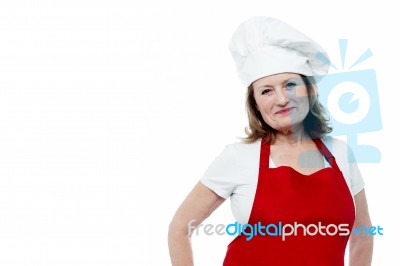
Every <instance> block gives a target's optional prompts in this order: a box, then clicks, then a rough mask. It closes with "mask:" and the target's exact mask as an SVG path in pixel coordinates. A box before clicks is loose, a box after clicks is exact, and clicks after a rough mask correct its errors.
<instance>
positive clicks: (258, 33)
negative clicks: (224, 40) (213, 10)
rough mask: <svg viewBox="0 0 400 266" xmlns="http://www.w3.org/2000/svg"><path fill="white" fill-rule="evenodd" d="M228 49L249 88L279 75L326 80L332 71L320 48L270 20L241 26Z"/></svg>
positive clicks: (252, 19)
mask: <svg viewBox="0 0 400 266" xmlns="http://www.w3.org/2000/svg"><path fill="white" fill-rule="evenodd" d="M229 49H230V51H231V54H232V57H233V59H234V61H235V63H236V69H237V72H238V75H239V78H240V80H241V81H242V83H243V84H244V85H245V86H246V87H248V86H249V85H250V84H251V83H253V82H254V81H255V80H257V79H260V78H262V77H265V76H270V75H274V74H278V73H284V72H292V73H298V74H303V75H305V76H323V75H326V74H327V73H328V70H329V57H328V55H327V53H326V52H325V50H324V49H323V48H322V47H321V46H320V45H319V44H317V43H316V42H315V41H313V40H312V39H310V38H308V37H307V36H306V35H304V34H303V33H301V32H300V31H298V30H296V29H294V28H293V27H291V26H290V25H288V24H286V23H285V22H283V21H280V20H278V19H275V18H271V17H253V18H250V19H248V20H246V21H244V22H243V23H241V24H240V25H239V27H238V28H237V29H236V31H235V32H234V34H233V36H232V39H231V42H230V44H229ZM318 58H325V59H326V60H322V61H321V60H320V59H318Z"/></svg>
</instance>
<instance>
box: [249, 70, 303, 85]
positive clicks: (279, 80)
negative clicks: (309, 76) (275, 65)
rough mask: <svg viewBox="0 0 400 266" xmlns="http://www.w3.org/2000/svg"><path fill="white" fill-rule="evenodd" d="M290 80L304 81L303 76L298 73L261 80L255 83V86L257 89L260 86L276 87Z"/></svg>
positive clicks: (277, 75) (276, 75) (280, 74)
mask: <svg viewBox="0 0 400 266" xmlns="http://www.w3.org/2000/svg"><path fill="white" fill-rule="evenodd" d="M289 79H290V80H292V79H294V80H296V79H298V80H299V81H302V78H301V76H300V75H299V74H297V73H279V74H275V75H271V76H266V77H263V78H260V79H258V80H256V81H254V82H253V86H254V87H255V88H258V87H260V86H274V85H276V84H281V83H283V82H285V81H287V80H289Z"/></svg>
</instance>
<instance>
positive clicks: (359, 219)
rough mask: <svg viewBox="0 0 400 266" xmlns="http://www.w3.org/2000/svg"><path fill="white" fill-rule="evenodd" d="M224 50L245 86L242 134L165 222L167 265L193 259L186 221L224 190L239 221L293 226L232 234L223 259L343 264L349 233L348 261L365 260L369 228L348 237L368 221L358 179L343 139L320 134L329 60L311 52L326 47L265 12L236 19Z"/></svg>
mask: <svg viewBox="0 0 400 266" xmlns="http://www.w3.org/2000/svg"><path fill="white" fill-rule="evenodd" d="M230 50H231V53H232V56H233V58H234V60H235V63H236V66H237V70H238V75H239V77H240V79H241V81H242V82H243V84H244V85H245V86H246V87H247V88H248V93H247V103H246V107H247V111H248V116H249V127H248V130H246V133H247V138H245V139H244V141H243V142H238V143H234V144H230V145H227V146H226V148H225V149H224V151H223V152H222V153H221V154H220V155H219V156H218V157H217V158H216V159H215V160H214V162H213V163H212V164H211V165H210V167H209V168H208V169H207V171H206V173H205V174H204V176H203V177H202V178H201V180H200V182H199V183H198V184H197V185H196V186H195V187H194V188H193V190H192V191H191V192H190V194H189V195H188V196H187V198H186V199H185V200H184V202H183V203H182V204H181V206H180V207H179V209H178V210H177V212H176V214H175V216H174V218H173V219H172V221H171V224H170V228H169V248H170V255H171V261H172V265H174V266H178V265H193V257H192V250H191V245H190V235H189V233H188V224H189V223H191V225H192V226H197V225H199V224H200V223H202V221H203V220H204V219H206V218H207V217H208V216H209V215H210V214H211V213H212V212H213V211H214V210H215V209H216V208H217V207H218V206H220V205H221V204H222V203H223V202H224V200H225V199H227V198H228V197H230V199H231V205H232V211H233V214H234V216H235V218H236V219H237V220H238V221H239V223H241V224H251V225H255V224H259V223H261V224H263V225H268V224H273V225H278V224H283V225H292V226H294V225H297V227H296V228H297V229H298V231H296V232H297V234H296V235H294V234H291V235H289V236H287V237H286V239H282V237H274V236H265V235H264V236H263V235H261V234H259V235H257V236H254V237H253V238H252V239H251V240H250V241H249V240H248V239H246V238H247V237H246V235H244V234H242V235H239V236H237V237H236V238H235V239H234V240H233V241H232V242H231V243H230V244H229V246H228V250H227V253H226V256H225V260H224V265H227V266H235V265H250V266H251V265H273V266H276V265H288V266H291V265H307V266H310V265H316V266H321V265H332V266H339V265H344V252H345V248H346V245H347V242H348V240H349V239H350V255H349V260H350V265H351V266H356V265H360V266H361V265H362V266H367V265H371V260H372V246H373V241H372V237H371V236H366V235H356V234H351V236H350V232H351V229H352V228H359V227H360V226H366V227H369V226H371V221H370V218H369V213H368V207H367V200H366V196H365V191H364V182H363V179H362V177H361V175H360V172H359V170H358V167H357V165H356V164H353V163H349V161H350V160H349V159H348V154H350V156H351V151H350V150H349V149H348V147H347V145H346V144H345V143H344V142H342V141H339V140H337V139H333V138H329V137H326V136H325V135H326V134H327V133H329V132H330V131H331V128H330V127H329V126H328V125H327V120H328V119H327V118H326V117H325V112H324V108H323V107H322V106H321V104H320V103H319V101H318V96H317V87H316V85H315V82H314V80H315V78H321V77H322V76H323V75H325V74H327V71H328V69H329V65H327V64H326V63H324V62H327V61H328V60H322V61H320V60H318V58H321V57H325V58H328V57H327V55H326V53H325V51H324V50H323V49H322V48H321V47H320V46H319V45H318V44H317V43H315V42H314V41H313V40H311V39H309V38H308V37H307V36H305V35H304V34H302V33H301V32H299V31H297V30H295V29H293V28H292V27H290V26H289V25H287V24H286V23H284V22H282V21H279V20H277V19H273V18H265V17H255V18H251V19H249V20H247V21H245V22H243V23H242V24H241V25H240V26H239V27H238V29H237V30H236V31H235V33H234V35H233V37H232V41H231V44H230ZM346 226H347V230H339V231H338V229H343V228H345V229H346ZM317 227H318V228H319V229H318V230H319V231H317V229H316V228H317ZM321 227H322V228H323V230H322V231H321V230H320V228H321ZM342 227H343V228H342ZM288 228H289V227H288ZM292 228H293V227H292ZM264 229H265V228H264ZM297 229H296V230H297ZM309 229H316V230H309ZM264 233H265V232H264ZM272 233H277V231H274V232H272Z"/></svg>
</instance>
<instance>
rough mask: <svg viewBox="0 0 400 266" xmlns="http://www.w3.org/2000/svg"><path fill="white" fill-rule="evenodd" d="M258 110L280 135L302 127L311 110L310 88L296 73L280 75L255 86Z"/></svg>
mask: <svg viewBox="0 0 400 266" xmlns="http://www.w3.org/2000/svg"><path fill="white" fill-rule="evenodd" d="M252 86H253V90H254V99H255V101H256V107H257V110H258V111H259V112H260V113H261V115H262V117H263V119H264V121H265V123H267V124H268V125H269V126H270V127H272V128H274V129H276V130H278V131H288V130H293V128H294V127H302V125H303V121H304V119H305V117H306V116H307V114H308V112H309V110H310V107H309V100H308V93H307V87H306V85H305V84H304V81H303V80H302V78H301V76H300V75H299V74H296V73H280V74H276V75H271V76H267V77H263V78H261V79H258V80H256V81H254V82H253V84H252Z"/></svg>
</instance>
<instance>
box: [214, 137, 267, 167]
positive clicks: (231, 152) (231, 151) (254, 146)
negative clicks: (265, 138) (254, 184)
mask: <svg viewBox="0 0 400 266" xmlns="http://www.w3.org/2000/svg"><path fill="white" fill-rule="evenodd" d="M260 147H261V140H257V141H255V142H253V143H245V142H243V141H238V142H234V143H230V144H227V145H226V146H225V149H224V151H223V152H222V154H221V155H222V156H223V157H225V158H230V159H231V160H234V161H235V163H236V165H237V166H241V167H246V168H247V167H253V165H254V164H258V163H259V157H260Z"/></svg>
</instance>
